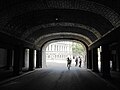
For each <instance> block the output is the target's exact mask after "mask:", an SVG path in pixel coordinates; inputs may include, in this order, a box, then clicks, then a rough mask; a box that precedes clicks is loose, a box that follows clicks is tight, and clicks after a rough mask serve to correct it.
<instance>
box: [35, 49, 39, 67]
mask: <svg viewBox="0 0 120 90" xmlns="http://www.w3.org/2000/svg"><path fill="white" fill-rule="evenodd" d="M36 54H37V55H36V68H40V50H37V53H36Z"/></svg>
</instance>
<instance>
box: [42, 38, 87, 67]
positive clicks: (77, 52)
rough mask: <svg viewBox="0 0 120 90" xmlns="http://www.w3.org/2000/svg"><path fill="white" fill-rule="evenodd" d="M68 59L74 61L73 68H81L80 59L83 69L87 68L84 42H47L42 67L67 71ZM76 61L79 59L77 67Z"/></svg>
mask: <svg viewBox="0 0 120 90" xmlns="http://www.w3.org/2000/svg"><path fill="white" fill-rule="evenodd" d="M68 57H69V58H70V59H71V60H72V63H71V68H73V69H75V68H79V57H80V58H81V60H82V63H81V68H86V67H87V60H86V59H87V58H86V57H87V50H86V46H85V45H84V44H83V43H82V42H80V41H76V40H53V41H50V42H47V43H46V44H45V45H44V46H43V48H42V67H43V68H52V69H54V68H56V69H66V68H67V58H68ZM76 59H78V65H77V66H76Z"/></svg>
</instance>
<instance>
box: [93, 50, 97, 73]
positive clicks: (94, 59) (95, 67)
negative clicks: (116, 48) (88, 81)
mask: <svg viewBox="0 0 120 90" xmlns="http://www.w3.org/2000/svg"><path fill="white" fill-rule="evenodd" d="M92 71H93V72H99V70H98V52H97V48H93V50H92Z"/></svg>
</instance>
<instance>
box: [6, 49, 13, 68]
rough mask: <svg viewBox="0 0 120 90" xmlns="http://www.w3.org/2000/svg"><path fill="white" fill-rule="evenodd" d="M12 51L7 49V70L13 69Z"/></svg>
mask: <svg viewBox="0 0 120 90" xmlns="http://www.w3.org/2000/svg"><path fill="white" fill-rule="evenodd" d="M12 58H13V57H12V49H7V69H8V70H9V69H12Z"/></svg>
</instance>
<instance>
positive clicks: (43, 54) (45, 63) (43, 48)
mask: <svg viewBox="0 0 120 90" xmlns="http://www.w3.org/2000/svg"><path fill="white" fill-rule="evenodd" d="M61 41H68V42H74V43H79V44H81V45H82V47H83V48H84V49H85V54H84V55H83V56H82V60H83V64H82V66H83V67H84V68H86V67H87V47H86V46H85V45H84V44H83V43H82V42H80V41H77V40H65V39H60V40H52V41H49V42H47V43H46V44H44V46H43V47H42V68H46V67H47V58H46V48H47V47H48V46H49V45H50V44H52V43H55V42H61ZM58 52H59V51H58ZM66 55H67V54H66ZM71 58H73V55H71ZM55 60H56V62H57V59H55ZM58 61H59V60H58ZM57 63H58V62H57ZM59 63H60V62H59ZM62 63H63V62H62ZM64 63H66V62H65V61H64ZM73 63H74V62H73ZM72 65H73V64H72ZM74 66H75V65H74Z"/></svg>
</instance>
